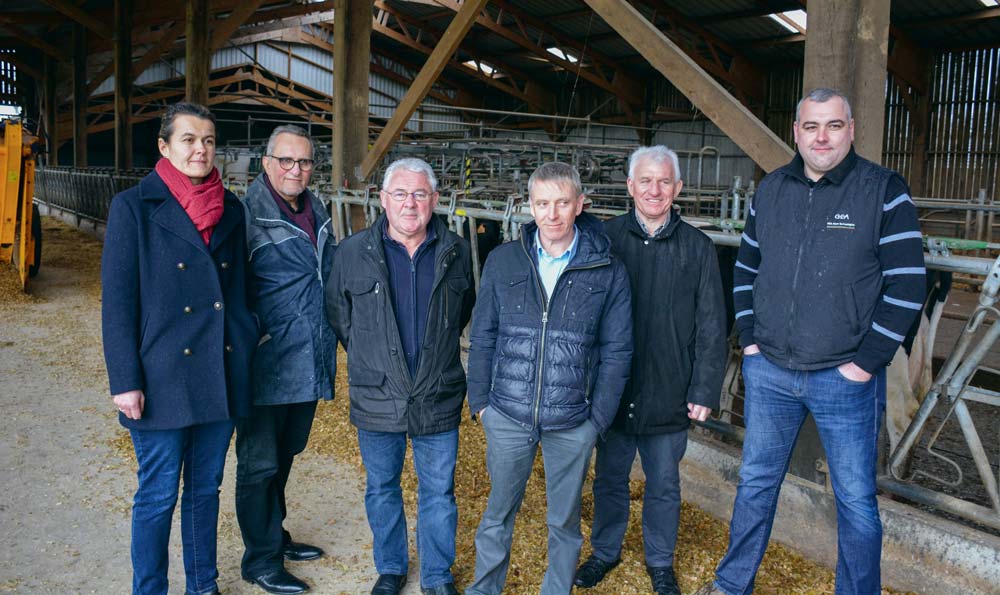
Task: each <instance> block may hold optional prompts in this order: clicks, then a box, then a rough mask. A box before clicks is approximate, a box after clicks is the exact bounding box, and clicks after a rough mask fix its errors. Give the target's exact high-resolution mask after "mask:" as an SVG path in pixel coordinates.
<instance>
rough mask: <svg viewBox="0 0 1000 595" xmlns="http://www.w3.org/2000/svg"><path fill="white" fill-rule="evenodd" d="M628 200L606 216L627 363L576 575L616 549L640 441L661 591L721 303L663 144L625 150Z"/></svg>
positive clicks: (703, 413) (707, 400) (708, 387)
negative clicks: (630, 324) (624, 274)
mask: <svg viewBox="0 0 1000 595" xmlns="http://www.w3.org/2000/svg"><path fill="white" fill-rule="evenodd" d="M626 183H627V186H628V192H629V195H630V196H631V197H632V199H633V200H634V201H635V210H634V211H633V212H631V213H626V214H624V215H621V216H619V217H616V218H614V219H612V220H610V221H608V222H607V223H606V224H605V227H604V229H605V230H606V231H607V233H608V236H609V237H610V238H611V250H612V253H613V254H614V255H615V256H617V257H618V258H620V259H621V260H622V262H624V263H625V268H626V269H627V270H628V273H629V279H630V281H631V285H632V318H633V320H634V321H635V324H634V331H633V337H634V350H633V354H632V375H631V377H630V378H629V383H628V385H627V386H626V387H625V393H624V394H623V395H622V400H621V403H620V404H619V406H618V414H617V415H616V416H615V422H614V424H612V426H611V429H610V430H608V432H607V434H606V435H605V437H604V440H599V441H598V442H597V464H596V476H595V478H594V525H593V530H592V531H591V535H590V544H591V546H592V548H593V552H592V554H591V555H590V557H589V558H588V559H587V561H586V562H584V563H583V565H581V566H580V568H579V569H578V570H577V573H576V580H575V581H574V582H575V584H576V585H577V586H579V587H593V586H594V585H596V584H597V583H599V582H600V581H601V580H602V579H603V578H604V575H605V574H607V572H608V571H609V570H611V569H612V568H614V567H615V566H617V565H618V563H619V562H620V561H621V558H620V555H621V548H622V540H623V539H624V537H625V529H626V528H627V527H628V519H629V502H630V498H629V472H630V470H631V469H632V461H633V460H634V459H635V454H636V451H638V452H639V456H640V460H641V461H642V469H643V472H644V473H645V475H646V485H645V491H644V493H643V508H642V540H643V550H644V553H645V557H646V570H647V572H648V573H649V576H650V579H651V580H652V583H653V591H654V592H656V593H657V595H680V589H679V588H678V586H677V580H676V579H675V577H674V569H673V560H674V545H675V544H676V542H677V527H678V524H679V522H680V512H681V486H680V470H679V464H680V460H681V457H683V456H684V451H685V449H686V448H687V429H688V426H689V425H690V421H691V420H692V419H696V420H698V421H704V420H705V419H706V418H707V417H708V415H709V413H710V412H711V411H712V409H717V408H718V406H719V397H720V392H721V389H722V376H723V370H724V367H725V363H726V335H725V333H726V308H725V302H724V301H723V295H722V279H721V277H720V275H719V265H718V260H717V258H716V252H715V246H714V245H713V244H712V241H711V240H710V239H709V238H708V236H706V235H705V234H703V233H702V232H700V231H698V230H697V229H695V228H694V227H692V226H691V225H689V224H688V223H686V222H685V221H683V220H682V219H681V216H680V213H679V212H678V211H677V210H676V209H673V208H672V205H673V201H674V199H675V198H676V197H677V195H678V194H680V191H681V188H682V187H683V182H682V181H681V179H680V168H679V166H678V162H677V154H676V153H674V152H673V151H671V150H669V149H667V148H666V147H664V146H662V145H658V146H654V147H642V148H639V149H638V150H636V151H635V152H634V153H632V156H631V157H630V158H629V173H628V180H627V182H626Z"/></svg>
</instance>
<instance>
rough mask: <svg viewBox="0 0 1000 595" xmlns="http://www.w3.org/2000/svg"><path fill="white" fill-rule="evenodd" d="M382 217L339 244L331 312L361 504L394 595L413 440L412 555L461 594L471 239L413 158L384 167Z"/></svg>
mask: <svg viewBox="0 0 1000 595" xmlns="http://www.w3.org/2000/svg"><path fill="white" fill-rule="evenodd" d="M380 198H381V200H382V208H383V209H384V210H385V214H384V215H382V216H381V217H379V218H378V219H377V220H376V221H375V224H374V225H372V226H371V227H369V228H368V229H365V230H362V231H360V232H358V233H356V234H354V235H353V236H351V237H350V238H348V239H346V240H344V242H343V243H342V244H341V247H340V249H339V251H338V253H337V262H336V263H335V264H334V267H333V274H332V276H331V280H330V284H329V287H328V288H327V294H326V296H327V312H328V313H329V315H330V320H331V322H332V324H333V328H334V329H335V330H336V332H337V336H338V337H339V338H340V341H341V342H342V343H343V344H344V348H345V349H346V350H347V381H348V383H349V384H350V392H351V423H353V424H354V425H355V426H357V428H358V443H359V446H360V447H361V460H362V462H363V463H364V465H365V472H366V477H367V487H366V489H365V510H366V512H367V513H368V524H369V525H370V526H371V530H372V535H373V537H374V541H375V543H374V546H373V547H372V553H373V555H374V557H375V569H376V570H377V571H378V574H379V578H378V581H377V582H376V583H375V586H374V587H373V588H372V591H371V592H372V595H396V594H397V593H399V592H400V590H401V589H402V588H403V585H405V584H406V574H407V570H408V566H409V560H408V555H407V539H406V517H405V516H404V514H403V497H402V490H401V488H400V483H399V479H400V474H401V473H402V471H403V458H404V456H405V454H406V442H407V438H409V441H410V444H411V445H412V448H413V466H414V469H415V470H416V472H417V481H418V484H417V498H418V499H417V554H418V556H419V559H420V586H421V588H422V590H423V592H424V593H425V594H428V595H453V594H455V593H458V591H457V589H456V588H455V583H454V579H453V577H452V575H451V565H452V563H454V561H455V530H456V527H457V522H458V508H457V507H456V504H455V490H454V488H455V462H456V459H457V457H458V424H459V421H460V417H461V411H462V401H463V399H464V397H465V371H464V370H463V369H462V361H461V359H460V357H459V354H460V348H459V337H460V336H461V334H462V329H463V328H465V325H466V324H467V323H468V321H469V317H470V316H471V314H472V305H473V302H474V300H475V297H474V295H475V294H474V289H473V285H472V266H471V264H472V261H471V257H470V250H469V244H468V242H466V241H465V240H463V239H462V238H460V237H458V235H456V234H455V233H454V232H452V231H450V230H449V229H448V227H447V226H446V225H445V224H444V223H443V222H442V221H441V220H440V219H438V218H437V217H434V207H435V206H436V205H437V199H438V193H437V179H436V178H435V176H434V172H433V171H432V170H431V167H430V166H429V165H428V164H427V163H425V162H424V161H421V160H420V159H401V160H399V161H396V162H394V163H392V164H390V165H389V167H388V168H387V169H386V172H385V178H384V180H383V184H382V191H381V193H380Z"/></svg>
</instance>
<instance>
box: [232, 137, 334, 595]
mask: <svg viewBox="0 0 1000 595" xmlns="http://www.w3.org/2000/svg"><path fill="white" fill-rule="evenodd" d="M263 166H264V173H262V174H261V175H259V176H257V178H256V179H255V180H254V181H253V183H252V184H250V187H249V188H248V189H247V195H246V197H245V198H244V199H243V204H244V206H245V207H246V210H247V217H246V221H247V242H248V244H249V246H248V247H249V250H248V252H249V254H250V271H251V273H252V275H253V281H252V285H251V287H252V290H253V293H254V296H253V301H252V303H253V310H254V313H255V315H256V317H257V321H258V325H259V327H260V332H261V335H262V338H261V340H260V343H259V344H258V345H257V350H256V352H255V353H254V359H253V366H252V368H251V374H252V386H253V408H252V410H251V413H250V416H249V417H247V418H244V419H240V420H237V422H236V457H237V464H236V518H237V520H238V521H239V525H240V531H241V532H242V534H243V543H244V545H245V547H246V550H245V552H244V554H243V561H242V565H241V570H242V575H243V578H244V579H246V580H247V581H249V582H251V583H254V584H256V585H257V586H259V587H260V588H262V589H264V590H265V591H267V592H268V593H279V594H281V593H288V594H293V593H302V592H304V591H307V590H308V589H309V586H308V585H307V584H306V583H304V582H303V581H301V580H300V579H298V578H297V577H295V576H294V575H292V574H291V573H289V572H288V571H286V570H285V566H284V561H285V560H286V559H287V560H292V561H304V560H313V559H316V558H319V557H320V556H322V555H323V550H321V549H320V548H318V547H316V546H312V545H306V544H303V543H296V542H294V541H292V538H291V535H289V534H288V532H287V531H285V530H284V529H283V527H282V524H283V521H284V519H285V516H286V512H287V509H286V506H285V486H286V483H287V481H288V474H289V472H290V471H291V467H292V460H293V459H294V457H295V455H297V454H299V453H300V452H302V450H303V449H305V446H306V442H307V441H308V439H309V430H310V429H311V428H312V422H313V416H314V415H315V412H316V402H317V401H318V400H319V399H326V400H328V399H332V398H333V385H334V378H335V376H336V368H337V365H336V353H337V339H336V336H335V335H334V332H333V329H332V328H331V327H330V324H329V322H328V321H327V317H326V315H325V313H324V311H323V283H324V281H325V280H326V278H327V275H328V274H329V273H330V269H331V266H332V261H333V255H334V250H335V248H336V245H335V240H334V237H333V235H331V234H330V217H329V215H328V214H327V211H326V209H325V208H324V206H323V204H322V203H321V202H320V201H319V200H318V199H317V198H316V196H315V195H313V193H312V192H310V191H309V189H308V188H307V186H308V184H309V178H310V175H311V174H312V170H313V143H312V140H311V139H310V138H309V136H308V134H307V133H306V131H305V130H303V129H302V128H300V127H298V126H279V127H277V128H275V129H274V132H272V133H271V137H270V139H268V142H267V154H266V155H265V156H264V159H263ZM220 266H221V267H222V268H226V264H225V263H223V264H221V265H220ZM221 274H222V275H225V274H226V271H222V272H221Z"/></svg>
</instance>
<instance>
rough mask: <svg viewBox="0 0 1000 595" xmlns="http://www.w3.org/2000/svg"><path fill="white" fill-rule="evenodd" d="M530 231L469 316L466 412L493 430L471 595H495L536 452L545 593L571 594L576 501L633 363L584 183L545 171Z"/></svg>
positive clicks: (559, 170) (623, 294) (532, 185)
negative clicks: (541, 485) (541, 479)
mask: <svg viewBox="0 0 1000 595" xmlns="http://www.w3.org/2000/svg"><path fill="white" fill-rule="evenodd" d="M528 194H529V197H530V206H531V214H532V215H533V216H534V218H535V221H534V223H529V224H528V225H525V226H524V227H523V228H522V232H521V239H520V241H515V242H510V243H507V244H504V245H502V246H500V247H498V248H496V249H495V250H493V251H492V252H491V253H490V256H489V258H488V259H487V261H486V265H485V267H484V269H483V278H482V285H481V288H480V293H479V296H478V298H477V302H476V308H475V310H474V311H473V321H472V336H471V346H470V348H469V375H468V380H469V382H468V384H469V393H468V394H469V397H468V398H469V409H470V411H472V412H473V415H475V416H476V417H477V418H478V419H479V421H480V423H481V424H482V425H483V428H484V430H485V432H486V466H487V470H488V471H489V474H490V482H491V485H492V487H491V490H490V497H489V501H488V503H487V505H486V512H485V513H484V514H483V518H482V521H481V522H480V524H479V530H478V531H477V532H476V574H475V580H474V582H473V584H472V585H471V586H470V587H469V588H468V589H467V590H466V595H499V593H500V592H501V591H502V590H503V586H504V582H505V581H506V578H507V568H508V565H509V562H510V543H511V536H512V533H513V531H514V517H515V516H516V514H517V511H518V509H519V508H520V506H521V501H522V500H523V498H524V489H525V485H526V484H527V482H528V478H529V476H530V475H531V469H532V465H533V463H534V460H535V455H536V453H537V451H538V445H539V444H541V447H542V455H543V458H544V461H545V492H546V495H547V499H548V512H547V523H548V529H549V537H548V563H549V566H548V569H547V570H546V572H545V577H544V579H543V580H542V587H541V594H542V595H566V594H568V593H569V592H570V590H571V589H572V588H573V574H574V571H575V569H576V563H577V559H578V558H579V555H580V546H581V544H582V543H583V536H582V535H581V533H580V492H581V489H582V487H583V480H584V477H585V475H586V473H587V468H588V467H589V466H590V456H591V452H592V451H593V449H594V444H595V442H596V440H597V437H598V435H600V434H603V433H604V431H605V430H607V429H608V427H609V426H610V425H611V422H612V420H613V419H614V417H615V412H616V411H617V409H618V401H619V399H620V398H621V394H622V390H623V389H624V388H625V383H626V381H627V380H628V375H629V369H630V365H631V360H632V307H631V292H630V289H629V280H628V275H627V273H626V272H625V267H624V265H623V264H622V263H621V261H619V260H617V259H616V258H615V257H613V256H612V255H611V242H610V240H609V239H608V237H607V236H606V235H605V234H604V230H603V226H602V225H601V223H600V221H598V220H597V219H596V218H594V217H593V216H591V215H588V214H583V213H582V211H583V198H584V196H583V191H582V188H581V184H580V175H579V174H578V173H577V171H576V170H575V169H573V168H572V167H570V166H569V165H566V164H562V163H546V164H544V165H542V166H541V167H539V168H538V169H537V170H535V172H534V173H533V174H532V175H531V177H530V178H529V179H528Z"/></svg>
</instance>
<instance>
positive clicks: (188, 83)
mask: <svg viewBox="0 0 1000 595" xmlns="http://www.w3.org/2000/svg"><path fill="white" fill-rule="evenodd" d="M186 36H187V40H186V43H185V61H184V63H185V64H186V65H187V66H186V72H185V80H184V85H185V87H184V90H185V96H186V98H187V100H188V101H193V102H194V103H200V104H201V105H207V104H208V70H209V64H210V61H211V59H212V53H211V51H209V43H208V0H187V33H186Z"/></svg>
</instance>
